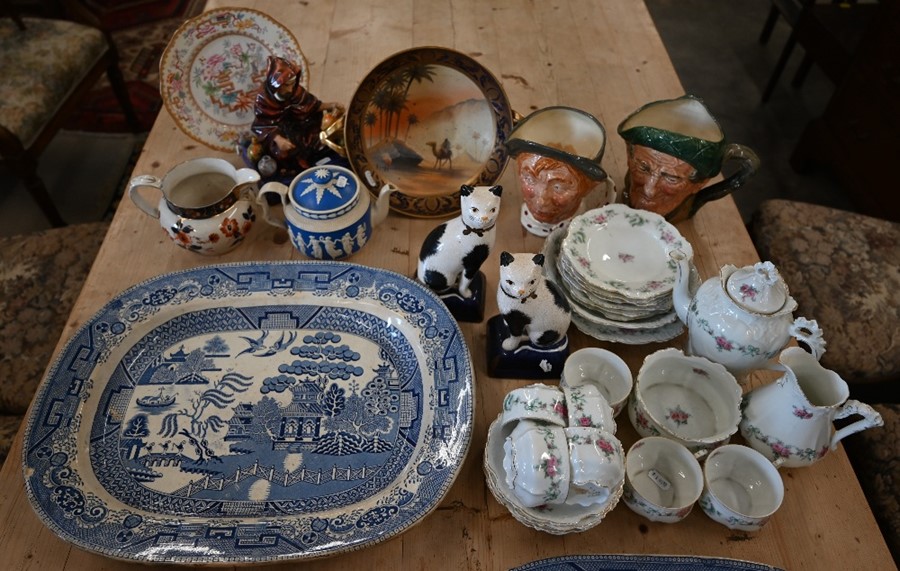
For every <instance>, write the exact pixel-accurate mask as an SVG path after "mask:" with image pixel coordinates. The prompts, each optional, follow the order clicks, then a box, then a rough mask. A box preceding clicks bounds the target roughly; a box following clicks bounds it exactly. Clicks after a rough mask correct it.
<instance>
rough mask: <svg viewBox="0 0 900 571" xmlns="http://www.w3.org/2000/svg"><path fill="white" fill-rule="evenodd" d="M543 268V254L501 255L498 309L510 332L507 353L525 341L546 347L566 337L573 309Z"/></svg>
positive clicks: (503, 344)
mask: <svg viewBox="0 0 900 571" xmlns="http://www.w3.org/2000/svg"><path fill="white" fill-rule="evenodd" d="M543 267H544V255H543V254H515V255H514V254H510V253H509V252H503V253H502V254H500V284H499V286H498V287H497V307H498V308H499V309H500V317H502V318H503V321H504V322H505V323H506V326H507V327H508V328H509V332H510V336H509V337H507V338H506V339H504V340H503V343H502V347H503V350H504V351H514V350H515V349H516V348H518V347H519V345H521V344H522V342H523V341H530V342H531V344H532V345H533V346H535V347H546V346H550V345H553V344H555V343H557V342H559V341H560V340H562V339H563V338H564V337H565V336H566V331H568V329H569V323H570V322H571V319H572V318H571V308H570V307H569V302H568V300H566V298H565V297H564V296H563V295H562V293H560V291H559V290H558V289H557V287H556V285H555V284H554V283H553V282H549V281H547V280H546V279H544V275H543V273H542V271H543Z"/></svg>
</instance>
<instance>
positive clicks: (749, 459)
mask: <svg viewBox="0 0 900 571" xmlns="http://www.w3.org/2000/svg"><path fill="white" fill-rule="evenodd" d="M703 478H704V485H703V494H702V495H701V497H700V507H701V508H703V511H704V512H705V513H706V515H708V516H709V517H710V518H712V519H713V520H714V521H716V522H718V523H721V524H722V525H724V526H725V527H727V528H729V529H739V530H743V531H758V530H760V529H761V528H762V527H763V526H764V525H765V524H766V522H768V521H769V519H770V518H771V517H772V515H773V514H774V513H775V512H776V511H778V508H779V507H780V506H781V502H782V500H783V499H784V482H783V481H782V479H781V474H779V473H778V468H777V467H776V465H775V464H774V463H772V462H770V461H769V459H768V458H766V457H765V456H763V455H762V454H760V453H759V452H757V451H756V450H754V449H752V448H749V447H747V446H741V445H739V444H728V445H726V446H722V447H721V448H719V449H717V450H714V451H712V452H711V453H710V455H709V457H708V458H707V459H706V463H705V464H704V466H703Z"/></svg>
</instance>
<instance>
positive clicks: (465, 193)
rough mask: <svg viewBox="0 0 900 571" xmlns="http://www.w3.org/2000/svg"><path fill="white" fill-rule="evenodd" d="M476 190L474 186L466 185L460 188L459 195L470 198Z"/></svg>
mask: <svg viewBox="0 0 900 571" xmlns="http://www.w3.org/2000/svg"><path fill="white" fill-rule="evenodd" d="M474 190H475V187H474V186H469V185H468V184H464V185H462V186H461V187H459V194H460V196H469V195H470V194H472V191H474Z"/></svg>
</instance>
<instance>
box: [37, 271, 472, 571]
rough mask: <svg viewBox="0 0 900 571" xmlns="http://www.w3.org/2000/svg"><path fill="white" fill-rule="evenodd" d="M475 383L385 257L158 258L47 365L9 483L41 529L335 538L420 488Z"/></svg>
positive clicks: (388, 516) (128, 542)
mask: <svg viewBox="0 0 900 571" xmlns="http://www.w3.org/2000/svg"><path fill="white" fill-rule="evenodd" d="M473 398H474V397H473V372H472V364H471V359H470V356H469V352H468V349H467V348H466V345H465V341H464V339H463V336H462V334H461V333H460V330H459V328H458V326H457V324H456V321H455V320H454V319H453V317H452V316H451V315H450V314H449V312H448V311H447V309H446V308H445V306H444V304H443V303H442V302H441V301H440V299H438V298H437V297H436V296H435V295H434V294H432V293H431V292H430V290H427V289H426V288H424V287H422V286H420V285H419V284H417V283H416V282H413V281H412V280H410V279H408V278H406V277H404V276H401V275H399V274H395V273H392V272H388V271H384V270H378V269H372V268H366V267H363V266H358V265H354V264H346V263H337V262H295V263H287V262H286V263H249V264H227V265H220V266H209V267H206V268H198V269H193V270H188V271H183V272H179V273H173V274H167V275H162V276H159V277H157V278H154V279H151V280H149V281H147V282H144V283H143V284H140V285H138V286H135V287H134V288H131V289H129V290H127V291H125V292H123V293H121V294H119V295H118V296H116V297H115V298H114V299H113V300H112V301H111V302H110V303H108V304H107V305H106V306H105V307H104V308H103V309H101V310H100V311H99V312H98V313H97V314H96V315H95V316H94V317H93V318H91V319H90V321H88V322H87V323H86V324H85V325H84V326H83V327H82V328H81V329H80V330H79V331H78V332H77V333H76V334H75V335H74V337H73V338H72V339H71V340H70V341H69V342H68V344H67V345H66V347H65V348H64V349H63V351H62V353H61V354H60V356H59V358H58V359H57V360H56V362H55V363H54V364H53V365H52V367H51V368H50V371H49V373H48V375H47V377H46V379H45V380H44V382H43V384H42V385H41V387H40V390H39V392H38V394H37V397H36V399H35V402H34V405H33V407H32V411H31V415H30V416H29V420H28V427H27V430H26V434H25V450H24V472H25V481H26V488H27V492H28V497H29V499H30V501H31V504H32V507H33V508H34V510H35V511H36V512H37V514H38V516H39V517H40V518H41V520H42V521H43V522H44V523H45V524H46V525H47V526H48V527H49V528H50V529H52V530H53V531H54V532H56V533H57V534H58V535H60V536H61V537H62V538H64V539H66V540H68V541H70V542H72V543H74V544H75V545H78V546H79V547H82V548H84V549H87V550H90V551H94V552H98V553H101V554H103V555H107V556H109V557H115V558H122V559H130V560H139V561H143V562H153V561H161V562H163V561H164V562H169V563H192V564H206V563H215V564H237V563H260V562H267V561H275V560H288V559H311V558H315V557H320V556H325V555H333V554H336V553H341V552H344V551H350V550H354V549H359V548H363V547H366V546H369V545H372V544H374V543H378V542H380V541H384V540H386V539H388V538H391V537H392V536H395V535H397V534H399V533H401V532H403V531H404V530H406V529H407V528H408V527H410V526H411V525H413V524H415V523H417V522H418V521H420V520H421V519H422V518H423V517H425V516H426V515H428V514H429V513H430V512H431V511H432V510H433V509H434V508H435V507H436V505H437V504H438V502H439V501H440V500H441V499H442V498H443V496H444V495H445V494H446V492H447V490H448V489H449V487H450V485H451V484H452V483H453V481H454V479H455V478H456V475H457V473H458V472H459V469H460V467H461V465H462V462H463V459H464V457H465V455H466V452H467V450H468V447H469V443H470V440H471V436H472V424H473Z"/></svg>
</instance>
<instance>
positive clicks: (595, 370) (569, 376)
mask: <svg viewBox="0 0 900 571" xmlns="http://www.w3.org/2000/svg"><path fill="white" fill-rule="evenodd" d="M633 384H634V378H633V376H632V374H631V370H630V369H629V368H628V365H627V364H626V363H625V361H623V360H622V359H621V358H620V357H619V356H618V355H616V354H615V353H613V352H611V351H607V350H606V349H600V348H598V347H588V348H585V349H579V350H578V351H575V352H574V353H572V354H571V355H569V358H568V359H566V363H565V365H564V366H563V372H562V378H561V379H560V386H562V387H566V386H569V387H579V386H585V385H590V386H594V387H597V389H599V391H600V394H602V395H603V398H605V399H606V402H608V403H609V405H610V406H611V407H612V409H613V416H618V415H619V413H620V412H622V409H623V408H625V402H626V401H627V400H628V395H629V394H631V387H632V385H633Z"/></svg>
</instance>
